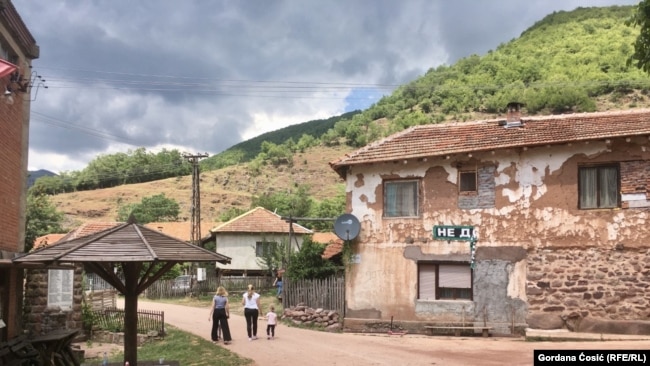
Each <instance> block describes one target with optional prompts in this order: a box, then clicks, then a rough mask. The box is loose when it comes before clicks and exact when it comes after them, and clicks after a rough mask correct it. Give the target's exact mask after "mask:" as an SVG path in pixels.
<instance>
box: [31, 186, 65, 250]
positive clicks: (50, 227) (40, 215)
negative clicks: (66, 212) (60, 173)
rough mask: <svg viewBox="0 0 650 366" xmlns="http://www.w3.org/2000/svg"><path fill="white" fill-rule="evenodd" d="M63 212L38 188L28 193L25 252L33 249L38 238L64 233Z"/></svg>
mask: <svg viewBox="0 0 650 366" xmlns="http://www.w3.org/2000/svg"><path fill="white" fill-rule="evenodd" d="M62 223H63V213H61V212H58V211H57V210H56V207H55V206H54V205H53V204H52V203H51V202H50V200H49V198H48V196H47V195H46V194H44V193H43V192H42V191H39V190H38V189H30V190H29V192H28V193H27V206H26V222H25V252H29V251H30V250H32V248H33V246H34V242H35V241H36V238H38V237H39V236H43V235H47V234H55V233H63V232H64V230H63V227H62Z"/></svg>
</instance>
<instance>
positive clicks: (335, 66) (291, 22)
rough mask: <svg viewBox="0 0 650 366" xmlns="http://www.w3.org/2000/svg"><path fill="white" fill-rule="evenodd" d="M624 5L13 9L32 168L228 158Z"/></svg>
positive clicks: (190, 2)
mask: <svg viewBox="0 0 650 366" xmlns="http://www.w3.org/2000/svg"><path fill="white" fill-rule="evenodd" d="M621 3H631V2H630V1H625V0H620V1H618V0H611V1H604V0H603V1H597V0H593V1H564V2H555V1H542V0H539V1H526V2H524V1H514V0H509V1H508V0H506V1H498V2H496V1H489V2H487V1H478V0H476V1H469V0H463V1H446V0H445V1H443V0H437V1H433V0H410V1H403V2H401V1H393V0H378V1H365V0H351V1H320V0H318V1H317V0H303V1H295V0H275V1H268V0H254V1H253V0H251V1H226V0H222V1H217V0H213V1H198V0H187V1H171V0H139V1H127V0H112V1H86V0H59V1H56V2H49V1H43V0H41V1H36V0H34V1H15V0H14V5H15V6H16V8H17V9H18V11H19V13H20V14H21V16H22V18H23V20H24V21H25V23H26V24H27V26H28V28H29V29H30V30H31V32H32V34H33V35H34V37H35V39H36V40H37V43H38V44H39V46H40V48H41V57H40V58H39V59H37V60H35V61H34V67H35V70H36V71H37V72H38V73H39V74H41V75H43V76H44V77H45V78H46V80H47V85H48V86H49V88H48V89H40V90H39V94H38V98H37V100H35V101H34V102H33V103H32V110H33V111H34V113H33V115H32V127H31V130H30V133H31V136H30V157H29V159H30V168H34V169H36V168H44V169H50V170H54V171H59V170H78V169H82V168H83V167H84V166H85V165H86V164H87V163H88V161H89V160H90V159H92V158H93V157H94V156H96V155H98V154H102V153H114V152H117V151H125V150H126V149H129V148H131V149H134V148H137V147H140V146H144V147H146V148H147V149H148V150H151V149H156V148H160V147H170V148H178V149H180V150H182V151H188V152H204V151H207V152H209V153H212V154H214V153H218V152H220V151H223V150H225V149H227V148H228V147H230V146H232V145H234V144H236V143H238V142H240V141H242V140H243V139H247V138H251V137H254V136H256V135H259V134H261V133H264V132H267V131H271V130H275V129H278V128H282V127H285V126H287V125H289V124H292V123H299V122H304V121H308V120H312V119H318V118H327V117H331V116H333V115H337V114H340V113H343V112H344V111H345V110H346V108H348V107H349V106H351V105H354V106H355V107H357V106H359V104H360V103H365V106H364V107H367V106H368V105H369V104H371V103H373V102H374V101H376V100H377V99H376V98H378V97H379V96H380V95H382V94H386V93H389V92H390V91H391V89H390V88H383V87H382V88H380V87H379V86H378V85H380V84H381V85H399V84H403V83H405V82H408V81H410V80H413V79H415V78H417V77H419V76H421V75H423V74H424V73H425V72H426V71H427V70H428V69H429V68H432V67H436V66H438V65H440V64H442V63H447V64H450V63H453V62H455V61H456V60H457V59H458V58H462V57H465V56H468V55H470V54H473V53H476V54H482V53H484V52H486V51H487V50H489V49H494V48H496V47H497V46H498V45H499V44H500V43H503V42H508V41H509V40H510V39H512V38H515V37H517V36H518V35H519V34H520V33H521V32H522V31H523V30H525V29H526V28H527V27H529V26H531V25H532V24H533V23H534V22H535V21H538V20H540V19H542V18H543V17H544V16H546V15H547V14H549V13H551V12H552V11H554V10H571V9H573V8H575V7H577V6H590V5H612V4H621ZM351 84H360V85H359V86H358V87H357V88H355V89H352V88H351V87H350V85H351ZM364 95H370V96H372V98H375V99H368V100H364V99H363V98H364ZM348 96H350V98H358V99H357V100H356V101H355V100H354V99H347V100H346V97H348ZM361 105H362V106H363V104H361Z"/></svg>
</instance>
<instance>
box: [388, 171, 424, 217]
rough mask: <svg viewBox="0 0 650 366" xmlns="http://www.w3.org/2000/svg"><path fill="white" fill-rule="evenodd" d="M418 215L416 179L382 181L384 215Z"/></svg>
mask: <svg viewBox="0 0 650 366" xmlns="http://www.w3.org/2000/svg"><path fill="white" fill-rule="evenodd" d="M418 215H419V212H418V181H417V180H402V181H391V182H384V217H413V216H418Z"/></svg>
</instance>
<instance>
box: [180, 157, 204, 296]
mask: <svg viewBox="0 0 650 366" xmlns="http://www.w3.org/2000/svg"><path fill="white" fill-rule="evenodd" d="M183 157H184V158H185V159H187V161H189V162H190V163H191V164H192V206H191V207H190V210H191V211H192V223H191V226H192V232H191V235H190V241H191V242H192V244H194V245H196V246H200V244H201V190H200V188H199V182H200V181H201V179H200V176H199V160H200V159H203V158H206V157H208V153H204V154H196V155H191V154H183ZM190 275H191V277H190V296H194V292H195V291H196V288H197V284H198V273H197V270H196V263H194V262H192V267H191V273H190Z"/></svg>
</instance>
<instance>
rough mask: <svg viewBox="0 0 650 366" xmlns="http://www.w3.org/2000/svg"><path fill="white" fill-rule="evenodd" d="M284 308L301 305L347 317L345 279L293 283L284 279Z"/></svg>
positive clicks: (340, 277)
mask: <svg viewBox="0 0 650 366" xmlns="http://www.w3.org/2000/svg"><path fill="white" fill-rule="evenodd" d="M282 285H283V296H282V306H283V307H284V308H285V309H286V308H289V307H291V306H296V305H298V304H300V303H304V304H305V305H307V306H309V307H312V308H323V309H326V310H335V311H337V312H338V313H339V314H340V315H341V316H342V317H343V316H345V277H344V276H332V277H329V278H326V279H322V280H298V281H295V282H294V281H291V280H289V279H288V278H284V280H283V282H282Z"/></svg>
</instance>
